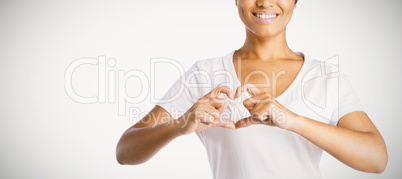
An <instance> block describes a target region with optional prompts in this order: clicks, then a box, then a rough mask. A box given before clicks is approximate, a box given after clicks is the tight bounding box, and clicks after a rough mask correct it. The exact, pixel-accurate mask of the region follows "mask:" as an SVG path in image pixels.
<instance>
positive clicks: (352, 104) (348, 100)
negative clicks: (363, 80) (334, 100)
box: [332, 73, 365, 125]
mask: <svg viewBox="0 0 402 179" xmlns="http://www.w3.org/2000/svg"><path fill="white" fill-rule="evenodd" d="M338 100H339V101H338V106H337V107H336V108H335V110H334V113H333V117H332V118H333V122H334V124H335V125H336V124H337V123H338V121H339V119H340V118H342V116H344V115H346V114H348V113H350V112H353V111H364V110H365V109H364V106H363V105H362V103H361V101H360V98H359V96H358V95H357V93H356V90H355V89H354V87H353V85H352V83H351V80H350V78H349V76H348V75H346V74H344V73H339V91H338Z"/></svg>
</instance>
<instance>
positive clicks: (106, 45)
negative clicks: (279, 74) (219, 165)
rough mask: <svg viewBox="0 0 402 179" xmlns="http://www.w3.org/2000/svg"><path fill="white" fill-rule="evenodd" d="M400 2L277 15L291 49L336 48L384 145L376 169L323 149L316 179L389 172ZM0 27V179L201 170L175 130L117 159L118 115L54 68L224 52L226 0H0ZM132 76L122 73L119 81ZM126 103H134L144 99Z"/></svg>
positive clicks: (232, 45)
mask: <svg viewBox="0 0 402 179" xmlns="http://www.w3.org/2000/svg"><path fill="white" fill-rule="evenodd" d="M401 5H402V1H395V0H383V1H363V0H353V1H348V0H337V1H323V0H301V1H300V2H299V4H298V7H297V9H296V11H295V14H294V18H293V19H292V21H291V23H290V24H289V27H288V41H289V45H290V47H291V48H292V49H294V50H295V51H303V52H305V53H306V54H307V55H309V56H310V57H313V58H319V59H326V58H328V57H331V56H333V55H336V54H339V57H340V65H341V69H342V70H343V71H344V72H345V73H347V74H349V76H350V77H351V80H352V83H353V85H354V86H355V89H356V91H357V92H358V93H359V96H360V98H361V100H362V102H363V104H364V106H365V108H366V111H367V113H368V114H369V116H370V117H371V119H372V120H373V122H374V123H375V124H376V126H377V127H378V129H379V130H380V132H381V133H382V135H383V137H384V138H385V141H386V143H387V147H388V152H389V162H388V167H387V169H386V171H385V172H384V173H382V174H367V173H362V172H359V171H355V170H353V169H351V168H349V167H347V166H345V165H343V164H341V163H340V162H338V161H337V160H335V159H334V158H332V157H331V156H329V155H328V154H324V155H323V158H322V163H321V169H322V174H323V176H324V178H328V179H331V178H334V179H335V178H368V179H374V178H400V177H401V174H402V171H401V169H400V168H401V167H402V158H401V157H402V156H401V152H400V151H402V145H401V142H400V141H401V140H400V137H401V136H402V135H401V134H402V130H401V129H400V126H401V124H402V122H401V117H400V116H401V115H400V114H399V112H401V107H400V106H401V105H400V101H401V96H402V95H401V94H400V92H401V91H402V89H401V80H400V77H402V72H401V70H400V68H401V66H402V62H401V57H400V54H399V53H400V51H401V47H402V35H401V34H400V32H402V24H401V22H402V12H401V11H400V7H401ZM0 27H1V28H0V84H1V88H0V90H1V93H0V97H1V98H0V99H1V101H0V106H1V108H0V111H1V112H0V114H1V120H0V126H1V130H0V143H1V149H0V158H1V162H0V170H1V171H0V178H134V177H135V178H162V177H168V178H170V177H175V178H189V177H191V178H211V171H210V168H209V164H208V161H207V158H206V153H205V150H204V148H203V146H202V144H201V143H200V142H199V141H198V139H197V137H196V135H189V136H184V137H181V138H178V139H177V140H175V141H173V142H172V143H171V144H169V145H168V146H167V147H166V148H164V149H163V150H162V151H161V152H160V153H158V154H157V155H156V156H155V157H154V158H152V159H151V160H150V161H148V162H147V163H145V164H143V165H140V166H120V165H118V164H117V162H116V161H115V153H114V152H115V145H116V143H117V140H118V139H119V137H120V135H121V133H122V132H123V131H124V130H125V129H126V128H128V127H129V126H130V125H131V124H130V120H129V117H128V116H119V115H118V113H117V105H116V103H109V102H107V103H103V104H98V103H95V104H78V103H76V102H74V101H73V100H71V99H70V98H69V97H68V96H67V95H66V93H65V91H64V72H65V70H66V68H67V67H68V65H69V64H70V63H71V62H73V61H74V60H75V59H78V58H81V57H98V56H99V55H105V56H106V57H107V58H115V59H116V61H117V65H116V66H115V67H113V68H111V69H109V70H130V69H141V70H142V71H144V72H145V73H146V74H147V75H149V68H150V67H149V59H150V58H153V57H169V58H173V59H176V60H177V61H179V62H180V63H181V64H182V65H183V67H184V68H186V69H187V68H188V67H190V65H192V64H193V63H194V62H195V61H196V60H199V59H204V58H209V57H217V56H222V55H225V54H227V53H229V52H230V51H231V50H234V49H237V48H239V47H240V46H241V45H242V43H243V40H244V27H243V24H242V23H241V21H240V19H239V17H238V15H237V9H236V7H235V5H234V1H231V0H224V1H222V0H221V1H216V0H203V1H191V0H172V1H164V0H153V1H18V0H16V1H0ZM172 69H173V68H172ZM172 69H169V68H168V67H166V68H164V69H160V70H158V72H159V73H158V74H157V75H156V76H157V77H158V79H159V81H158V80H157V84H158V85H157V89H156V94H157V96H160V95H162V94H163V93H164V92H165V91H166V90H167V89H168V87H169V85H170V84H172V83H173V81H174V80H175V79H176V78H177V77H178V75H179V74H178V73H175V72H171V71H172ZM96 72H97V70H96V68H92V67H87V68H80V69H79V70H77V71H76V73H75V74H74V75H75V76H74V79H73V80H74V85H75V87H76V90H77V91H79V92H80V94H82V95H93V94H96V91H97V79H96ZM161 77H164V78H163V79H162V78H161ZM137 83H138V81H135V80H132V81H131V82H130V83H128V85H127V89H128V91H130V89H132V91H135V90H136V88H135V86H136V84H137ZM133 95H135V92H133ZM131 106H133V107H137V108H139V109H141V110H144V111H146V110H149V109H150V108H151V107H152V106H153V104H152V103H150V102H149V100H146V101H145V102H144V103H143V104H133V105H131Z"/></svg>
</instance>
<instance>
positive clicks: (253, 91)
mask: <svg viewBox="0 0 402 179" xmlns="http://www.w3.org/2000/svg"><path fill="white" fill-rule="evenodd" d="M245 91H247V92H248V93H249V94H250V95H251V96H254V95H258V94H261V93H263V91H262V90H260V89H258V88H257V87H255V86H254V85H252V84H250V83H247V84H244V85H241V86H239V87H238V88H237V89H236V94H235V98H238V97H240V96H241V94H242V93H243V92H245Z"/></svg>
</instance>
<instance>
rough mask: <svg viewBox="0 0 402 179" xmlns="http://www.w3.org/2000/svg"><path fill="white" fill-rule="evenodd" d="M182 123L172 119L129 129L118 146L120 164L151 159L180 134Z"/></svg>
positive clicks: (134, 163) (117, 155)
mask: <svg viewBox="0 0 402 179" xmlns="http://www.w3.org/2000/svg"><path fill="white" fill-rule="evenodd" d="M179 128H180V125H179V124H178V123H176V122H174V120H173V121H170V122H166V123H161V124H158V125H155V126H153V127H143V128H135V127H131V128H129V129H127V130H126V131H125V132H124V134H123V135H122V137H121V138H120V141H119V143H118V145H117V148H116V157H117V161H118V162H119V163H120V164H130V165H136V164H141V163H144V162H146V161H147V160H149V159H150V158H151V157H152V156H154V155H155V154H156V153H157V152H158V151H159V150H160V149H162V148H163V147H164V146H165V145H167V144H168V143H169V142H170V141H172V140H173V139H175V138H176V137H178V136H180V135H181V133H180V132H179Z"/></svg>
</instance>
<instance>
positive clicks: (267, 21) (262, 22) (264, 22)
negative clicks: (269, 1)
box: [252, 11, 279, 24]
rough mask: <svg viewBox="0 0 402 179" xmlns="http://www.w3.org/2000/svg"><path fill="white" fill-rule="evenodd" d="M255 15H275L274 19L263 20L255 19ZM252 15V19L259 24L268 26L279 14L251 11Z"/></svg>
mask: <svg viewBox="0 0 402 179" xmlns="http://www.w3.org/2000/svg"><path fill="white" fill-rule="evenodd" d="M257 14H264V15H275V17H272V18H267V19H265V18H264V19H263V18H260V17H257ZM252 15H253V17H254V19H255V20H256V21H257V22H258V23H261V24H269V23H272V22H273V21H274V20H276V18H277V17H278V16H279V13H276V12H274V11H253V12H252Z"/></svg>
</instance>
